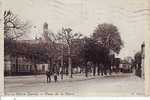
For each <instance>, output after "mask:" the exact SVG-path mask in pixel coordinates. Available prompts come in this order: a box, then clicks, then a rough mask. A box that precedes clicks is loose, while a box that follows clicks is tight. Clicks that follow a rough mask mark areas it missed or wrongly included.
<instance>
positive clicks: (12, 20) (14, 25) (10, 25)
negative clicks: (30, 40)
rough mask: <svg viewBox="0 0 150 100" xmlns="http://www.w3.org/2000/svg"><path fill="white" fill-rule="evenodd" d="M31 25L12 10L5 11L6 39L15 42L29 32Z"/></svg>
mask: <svg viewBox="0 0 150 100" xmlns="http://www.w3.org/2000/svg"><path fill="white" fill-rule="evenodd" d="M30 27H31V25H30V24H29V22H24V21H22V20H21V19H19V17H18V16H17V15H15V14H14V13H13V12H11V11H10V10H8V11H4V38H6V39H12V40H15V39H17V38H19V37H21V36H23V35H24V34H25V33H27V32H28V31H29V28H30Z"/></svg>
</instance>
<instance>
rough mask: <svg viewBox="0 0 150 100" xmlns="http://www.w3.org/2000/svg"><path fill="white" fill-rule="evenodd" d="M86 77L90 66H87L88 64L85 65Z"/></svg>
mask: <svg viewBox="0 0 150 100" xmlns="http://www.w3.org/2000/svg"><path fill="white" fill-rule="evenodd" d="M85 77H88V68H87V64H86V65H85Z"/></svg>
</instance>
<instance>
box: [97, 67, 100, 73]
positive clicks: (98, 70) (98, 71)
mask: <svg viewBox="0 0 150 100" xmlns="http://www.w3.org/2000/svg"><path fill="white" fill-rule="evenodd" d="M97 75H98V76H99V75H100V65H99V64H98V69H97Z"/></svg>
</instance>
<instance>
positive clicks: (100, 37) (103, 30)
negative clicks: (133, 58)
mask: <svg viewBox="0 0 150 100" xmlns="http://www.w3.org/2000/svg"><path fill="white" fill-rule="evenodd" d="M93 38H94V40H96V41H98V42H99V43H100V44H101V45H102V46H103V47H105V48H109V49H111V50H113V51H114V52H116V53H119V51H120V50H121V48H122V46H123V42H122V39H121V36H120V33H119V31H118V29H117V27H116V26H114V25H113V24H107V23H104V24H99V25H98V26H97V27H96V29H95V30H94V33H93Z"/></svg>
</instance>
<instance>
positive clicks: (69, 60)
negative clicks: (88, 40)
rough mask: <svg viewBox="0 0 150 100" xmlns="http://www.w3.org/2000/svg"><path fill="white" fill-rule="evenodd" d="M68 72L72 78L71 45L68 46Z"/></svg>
mask: <svg viewBox="0 0 150 100" xmlns="http://www.w3.org/2000/svg"><path fill="white" fill-rule="evenodd" d="M68 54H69V55H68V56H69V58H68V72H69V73H68V74H69V76H70V78H72V62H71V50H70V47H69V48H68Z"/></svg>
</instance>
